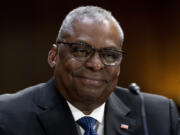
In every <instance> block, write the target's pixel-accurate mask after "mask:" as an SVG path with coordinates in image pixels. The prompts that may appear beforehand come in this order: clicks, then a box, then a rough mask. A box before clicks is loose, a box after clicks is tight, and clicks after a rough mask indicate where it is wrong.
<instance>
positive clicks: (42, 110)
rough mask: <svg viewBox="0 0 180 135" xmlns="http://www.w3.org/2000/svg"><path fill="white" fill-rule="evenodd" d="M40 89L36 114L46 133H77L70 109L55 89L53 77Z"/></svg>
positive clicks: (74, 134) (48, 134)
mask: <svg viewBox="0 0 180 135" xmlns="http://www.w3.org/2000/svg"><path fill="white" fill-rule="evenodd" d="M41 91H42V92H40V93H41V99H40V100H39V103H38V108H39V110H38V112H37V115H38V119H39V121H40V123H41V125H42V127H43V129H44V130H45V132H46V133H47V135H78V134H77V129H76V124H75V122H74V119H73V116H72V114H71V111H70V109H69V107H68V105H67V103H66V101H65V99H63V97H62V96H61V95H60V93H59V92H58V91H57V89H56V86H55V83H54V79H52V80H50V81H49V82H48V83H47V84H46V85H45V86H44V87H43V88H42V89H41Z"/></svg>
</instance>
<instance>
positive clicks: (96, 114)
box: [67, 101, 105, 123]
mask: <svg viewBox="0 0 180 135" xmlns="http://www.w3.org/2000/svg"><path fill="white" fill-rule="evenodd" d="M67 103H68V106H69V108H70V110H71V112H72V115H73V117H74V120H75V121H77V120H79V119H80V118H82V117H84V116H90V117H93V118H94V119H96V120H97V121H98V122H99V123H103V118H104V109H105V103H103V104H102V105H101V106H99V107H98V108H96V109H94V110H93V111H92V112H91V114H89V115H85V114H84V113H83V112H81V111H80V110H79V109H78V108H76V107H75V106H73V105H72V104H71V103H70V102H68V101H67Z"/></svg>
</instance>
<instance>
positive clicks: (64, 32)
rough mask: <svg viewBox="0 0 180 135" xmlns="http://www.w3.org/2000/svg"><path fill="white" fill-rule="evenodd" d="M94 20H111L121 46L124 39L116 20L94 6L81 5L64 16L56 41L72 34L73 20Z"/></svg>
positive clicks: (108, 13)
mask: <svg viewBox="0 0 180 135" xmlns="http://www.w3.org/2000/svg"><path fill="white" fill-rule="evenodd" d="M86 19H89V20H96V21H98V22H104V21H113V22H114V24H115V25H116V27H117V28H118V30H119V33H120V34H119V35H120V37H119V38H120V39H121V40H120V41H121V42H120V45H121V46H122V44H123V40H124V34H123V30H122V28H121V26H120V24H119V23H118V21H117V20H116V19H115V18H114V17H113V16H112V14H111V12H109V11H107V10H105V9H103V8H100V7H96V6H83V7H78V8H76V9H74V10H72V11H71V12H69V14H68V15H67V16H66V17H65V19H64V20H63V22H62V25H61V28H60V30H59V33H58V36H57V39H56V41H57V42H58V41H61V40H63V39H64V38H65V37H66V36H68V35H70V34H73V27H74V23H75V21H81V20H86Z"/></svg>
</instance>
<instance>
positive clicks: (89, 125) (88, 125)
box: [77, 116, 96, 130]
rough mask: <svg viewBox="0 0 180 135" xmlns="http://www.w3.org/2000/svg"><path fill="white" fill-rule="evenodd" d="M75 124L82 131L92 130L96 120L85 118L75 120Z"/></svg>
mask: <svg viewBox="0 0 180 135" xmlns="http://www.w3.org/2000/svg"><path fill="white" fill-rule="evenodd" d="M77 123H78V124H79V125H80V126H81V127H82V128H83V129H84V130H92V129H93V126H94V125H95V124H96V120H95V119H94V118H92V117H89V116H85V117H82V118H80V119H79V120H77Z"/></svg>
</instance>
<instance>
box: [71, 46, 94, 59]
mask: <svg viewBox="0 0 180 135" xmlns="http://www.w3.org/2000/svg"><path fill="white" fill-rule="evenodd" d="M71 53H72V55H73V56H74V57H77V58H80V59H85V58H87V57H88V56H89V55H90V54H91V49H90V48H89V47H87V46H85V45H76V44H74V45H72V47H71Z"/></svg>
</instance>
